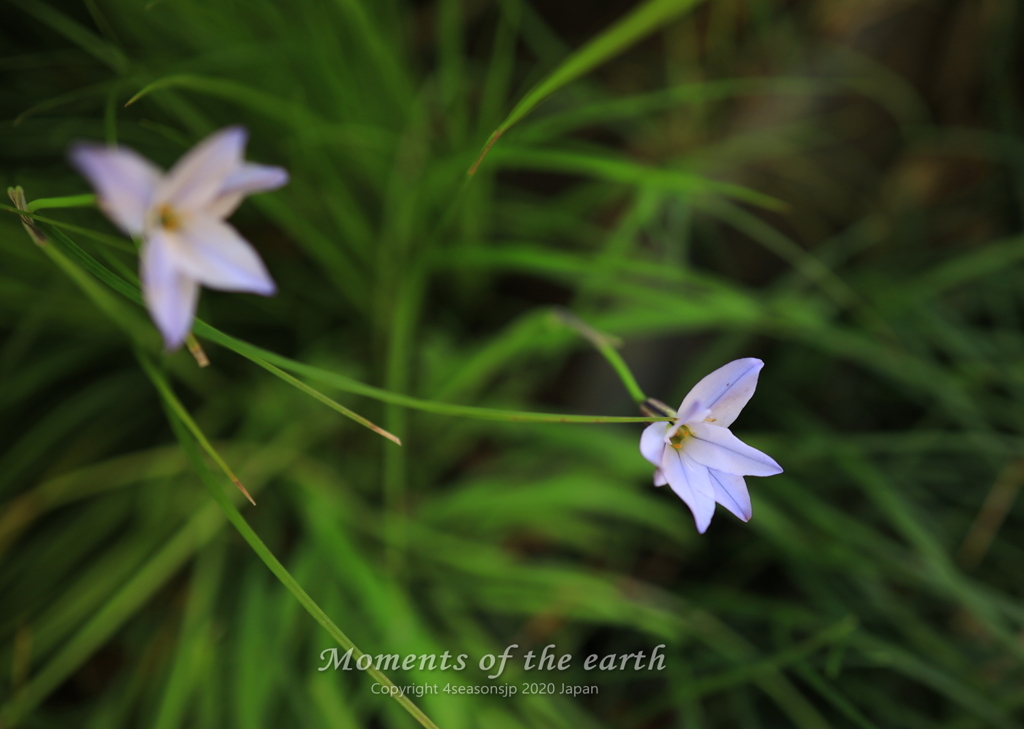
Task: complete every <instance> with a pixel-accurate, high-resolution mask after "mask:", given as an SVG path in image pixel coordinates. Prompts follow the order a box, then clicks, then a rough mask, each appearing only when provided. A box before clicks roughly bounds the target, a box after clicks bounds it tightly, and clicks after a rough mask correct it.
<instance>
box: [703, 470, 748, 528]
mask: <svg viewBox="0 0 1024 729" xmlns="http://www.w3.org/2000/svg"><path fill="white" fill-rule="evenodd" d="M708 472H709V473H710V474H711V485H712V486H714V487H715V501H717V502H718V503H719V504H721V505H722V506H724V507H725V508H726V509H728V510H729V511H731V512H732V513H733V514H735V515H736V516H738V517H739V518H740V519H742V520H743V521H749V520H750V517H751V516H753V513H754V512H753V509H752V508H751V506H750V492H748V491H747V482H746V481H744V480H743V476H737V475H735V474H732V473H723V472H722V471H716V470H715V469H713V468H709V469H708Z"/></svg>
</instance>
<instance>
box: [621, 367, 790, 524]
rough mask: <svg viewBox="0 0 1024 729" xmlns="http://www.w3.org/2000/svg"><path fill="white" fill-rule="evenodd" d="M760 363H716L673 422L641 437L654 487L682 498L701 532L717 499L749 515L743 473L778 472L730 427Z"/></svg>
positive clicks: (651, 428) (740, 514) (744, 517)
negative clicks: (715, 368)
mask: <svg viewBox="0 0 1024 729" xmlns="http://www.w3.org/2000/svg"><path fill="white" fill-rule="evenodd" d="M762 367H764V362H762V361H761V360H759V359H754V358H752V357H748V358H746V359H738V360H735V361H733V362H730V363H729V364H727V365H724V366H723V367H719V368H718V369H717V370H715V371H714V372H712V373H711V374H710V375H708V376H707V377H705V378H704V379H703V380H701V381H700V382H698V383H697V384H696V385H695V386H694V388H693V389H692V390H690V392H689V394H687V396H686V397H685V398H683V402H682V404H680V406H679V410H678V411H677V412H676V418H675V420H674V421H673V422H671V423H667V422H664V423H651V424H650V425H649V426H647V427H646V428H645V429H644V432H643V434H642V435H641V436H640V453H641V454H642V455H643V457H644V458H646V459H647V460H648V461H650V462H651V463H653V464H654V466H655V470H654V485H655V486H664V485H665V484H668V485H669V486H670V487H671V488H672V490H673V491H675V492H676V494H678V495H679V498H681V499H682V500H683V501H684V502H686V505H687V506H689V507H690V511H692V512H693V518H694V520H695V521H696V522H697V531H698V532H700V533H701V534H703V533H704V531H705V530H706V529H707V528H708V525H709V524H710V523H711V517H712V515H713V514H714V513H715V503H716V502H717V503H719V504H721V505H722V506H724V507H725V508H726V509H728V510H729V511H731V512H732V513H733V514H735V515H736V516H738V517H739V518H740V519H742V520H743V521H747V520H748V519H750V516H751V509H750V494H749V493H748V492H747V484H746V482H745V481H744V480H743V477H744V476H773V475H775V474H777V473H782V467H781V466H779V464H778V463H776V462H775V461H774V460H773V459H772V458H771V457H770V456H768V455H766V454H764V453H762V452H761V451H759V450H757V449H755V448H751V447H750V446H748V445H747V444H746V443H743V442H742V441H741V440H740V439H739V438H737V437H736V436H735V435H733V434H732V431H730V430H729V426H730V425H732V423H733V421H734V420H736V417H737V416H738V415H739V414H740V410H742V409H743V406H744V405H746V404H747V402H748V401H749V400H750V397H751V395H753V394H754V388H755V387H757V375H758V373H759V372H760V371H761V368H762ZM669 412H671V410H669Z"/></svg>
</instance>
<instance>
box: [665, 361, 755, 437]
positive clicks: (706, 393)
mask: <svg viewBox="0 0 1024 729" xmlns="http://www.w3.org/2000/svg"><path fill="white" fill-rule="evenodd" d="M762 367H764V362H762V361H761V360H759V359H755V358H754V357H747V358H746V359H737V360H734V361H732V362H730V363H729V364H727V365H723V366H722V367H719V368H718V369H717V370H715V371H714V372H712V373H711V374H710V375H708V376H707V377H705V378H704V379H703V380H701V381H700V382H698V383H697V384H696V385H694V387H693V389H692V390H690V392H689V394H687V396H686V397H685V398H683V402H682V404H681V405H680V406H679V411H680V412H682V411H684V410H687V409H688V408H689V407H690V406H691V405H692V404H693V403H694V402H696V401H700V402H701V403H703V405H704V407H706V408H708V409H709V410H710V411H711V415H710V417H712V418H714V422H715V425H718V426H720V427H722V428H728V427H729V426H730V425H732V424H733V421H735V420H736V417H737V416H738V415H739V414H740V410H742V409H743V406H744V405H746V404H747V402H749V401H750V396H751V395H753V394H754V388H756V387H757V375H758V373H759V372H760V371H761V368H762ZM702 419H703V418H702Z"/></svg>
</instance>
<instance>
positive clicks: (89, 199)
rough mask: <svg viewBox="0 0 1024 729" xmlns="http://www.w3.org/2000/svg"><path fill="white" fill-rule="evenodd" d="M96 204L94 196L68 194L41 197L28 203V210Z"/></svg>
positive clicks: (83, 206)
mask: <svg viewBox="0 0 1024 729" xmlns="http://www.w3.org/2000/svg"><path fill="white" fill-rule="evenodd" d="M95 205H96V196H95V195H92V194H89V195H68V196H67V197H41V198H39V199H38V200H33V201H32V202H30V203H29V204H28V211H29V212H30V213H34V212H35V211H36V210H42V209H43V208H89V207H94V206H95Z"/></svg>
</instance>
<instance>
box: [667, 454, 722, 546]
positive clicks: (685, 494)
mask: <svg viewBox="0 0 1024 729" xmlns="http://www.w3.org/2000/svg"><path fill="white" fill-rule="evenodd" d="M661 471H662V473H663V474H664V475H665V478H666V479H667V480H668V484H669V486H671V487H672V490H673V491H675V492H676V495H677V496H679V498H681V499H682V500H683V501H684V502H685V503H686V505H687V506H688V507H690V511H691V512H693V519H694V521H695V522H696V523H697V531H698V532H700V533H701V534H703V533H704V532H705V531H706V530H707V528H708V525H709V524H710V523H711V517H712V516H713V515H714V513H715V489H714V487H713V486H712V485H711V477H710V475H709V473H708V469H707V468H705V467H704V466H702V465H701V464H699V463H697V462H696V461H694V460H693V459H692V458H690V457H689V456H687V455H686V454H684V453H682V452H681V451H678V450H676V449H675V448H666V449H665V452H664V454H663V455H662V461H661Z"/></svg>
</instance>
